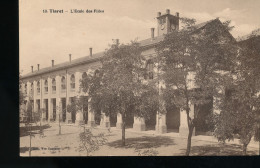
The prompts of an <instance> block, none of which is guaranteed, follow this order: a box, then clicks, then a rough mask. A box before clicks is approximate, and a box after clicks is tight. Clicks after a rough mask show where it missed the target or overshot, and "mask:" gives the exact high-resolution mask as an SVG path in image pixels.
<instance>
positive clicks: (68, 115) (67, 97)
mask: <svg viewBox="0 0 260 168" xmlns="http://www.w3.org/2000/svg"><path fill="white" fill-rule="evenodd" d="M69 91H70V75H69V74H68V73H67V74H66V106H67V105H68V104H70V99H69ZM66 123H68V124H70V123H72V119H71V112H70V113H69V112H68V111H67V110H66Z"/></svg>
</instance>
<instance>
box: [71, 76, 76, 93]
mask: <svg viewBox="0 0 260 168" xmlns="http://www.w3.org/2000/svg"><path fill="white" fill-rule="evenodd" d="M70 89H71V90H74V89H75V76H74V75H73V74H72V75H71V76H70Z"/></svg>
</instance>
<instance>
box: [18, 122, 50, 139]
mask: <svg viewBox="0 0 260 168" xmlns="http://www.w3.org/2000/svg"><path fill="white" fill-rule="evenodd" d="M40 128H42V129H43V130H44V129H48V128H51V126H50V125H49V124H46V125H42V126H39V125H32V127H31V130H32V134H39V131H40ZM29 134H30V127H29V126H28V127H25V126H24V127H20V137H23V136H28V135H29Z"/></svg>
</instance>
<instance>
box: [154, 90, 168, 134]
mask: <svg viewBox="0 0 260 168" xmlns="http://www.w3.org/2000/svg"><path fill="white" fill-rule="evenodd" d="M160 91H161V89H160ZM159 104H160V106H159V111H158V112H157V114H156V125H155V130H156V132H157V133H159V134H164V133H167V125H166V113H167V111H166V108H165V102H164V101H163V99H162V97H160V99H159Z"/></svg>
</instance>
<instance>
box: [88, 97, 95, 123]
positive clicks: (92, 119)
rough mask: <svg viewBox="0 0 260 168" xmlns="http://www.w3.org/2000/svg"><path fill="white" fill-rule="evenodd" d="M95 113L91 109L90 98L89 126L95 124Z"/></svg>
mask: <svg viewBox="0 0 260 168" xmlns="http://www.w3.org/2000/svg"><path fill="white" fill-rule="evenodd" d="M95 125H96V124H95V113H94V111H93V110H92V109H91V105H90V98H89V99H88V126H90V127H93V126H95Z"/></svg>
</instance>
